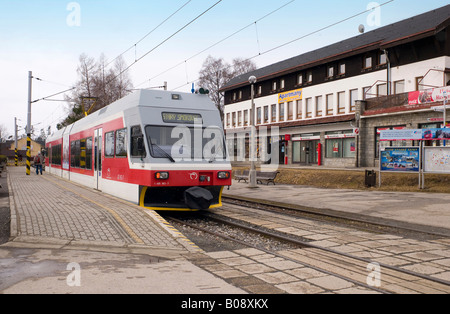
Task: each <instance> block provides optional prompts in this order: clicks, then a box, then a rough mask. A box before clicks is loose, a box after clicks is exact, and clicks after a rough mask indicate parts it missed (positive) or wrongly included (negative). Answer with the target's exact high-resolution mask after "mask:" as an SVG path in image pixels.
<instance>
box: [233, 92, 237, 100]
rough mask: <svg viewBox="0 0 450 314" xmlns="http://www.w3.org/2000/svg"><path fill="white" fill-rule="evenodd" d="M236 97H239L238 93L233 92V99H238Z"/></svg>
mask: <svg viewBox="0 0 450 314" xmlns="http://www.w3.org/2000/svg"><path fill="white" fill-rule="evenodd" d="M236 99H237V94H236V92H234V93H233V101H236Z"/></svg>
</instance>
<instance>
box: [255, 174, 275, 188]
mask: <svg viewBox="0 0 450 314" xmlns="http://www.w3.org/2000/svg"><path fill="white" fill-rule="evenodd" d="M278 174H279V172H278V171H272V172H257V173H256V181H257V182H258V183H259V184H264V183H266V184H267V185H269V184H270V183H272V184H273V185H275V179H276V178H277V176H278Z"/></svg>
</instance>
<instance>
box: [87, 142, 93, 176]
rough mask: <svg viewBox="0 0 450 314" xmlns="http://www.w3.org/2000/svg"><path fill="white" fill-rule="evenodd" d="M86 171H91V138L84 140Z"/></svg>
mask: <svg viewBox="0 0 450 314" xmlns="http://www.w3.org/2000/svg"><path fill="white" fill-rule="evenodd" d="M86 169H87V170H92V137H89V138H87V139H86Z"/></svg>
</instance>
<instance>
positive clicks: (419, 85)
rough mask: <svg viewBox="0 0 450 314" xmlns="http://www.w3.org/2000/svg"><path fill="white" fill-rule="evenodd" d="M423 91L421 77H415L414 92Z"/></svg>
mask: <svg viewBox="0 0 450 314" xmlns="http://www.w3.org/2000/svg"><path fill="white" fill-rule="evenodd" d="M422 90H425V86H424V85H423V76H419V77H416V91H422Z"/></svg>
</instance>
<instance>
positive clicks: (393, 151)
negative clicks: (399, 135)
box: [380, 147, 420, 172]
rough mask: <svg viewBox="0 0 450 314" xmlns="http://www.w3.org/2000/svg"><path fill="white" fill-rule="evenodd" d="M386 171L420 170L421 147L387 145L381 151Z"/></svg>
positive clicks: (382, 169) (381, 164) (382, 166)
mask: <svg viewBox="0 0 450 314" xmlns="http://www.w3.org/2000/svg"><path fill="white" fill-rule="evenodd" d="M380 169H381V171H384V172H387V171H389V172H420V147H386V148H385V149H384V151H382V152H381V160H380Z"/></svg>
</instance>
